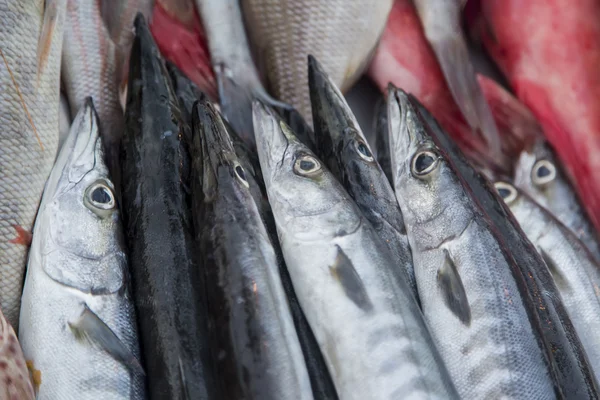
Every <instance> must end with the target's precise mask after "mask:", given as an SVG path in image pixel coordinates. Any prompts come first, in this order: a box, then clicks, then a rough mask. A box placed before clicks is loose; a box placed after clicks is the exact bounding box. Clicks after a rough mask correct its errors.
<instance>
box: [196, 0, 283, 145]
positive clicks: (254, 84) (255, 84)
mask: <svg viewBox="0 0 600 400" xmlns="http://www.w3.org/2000/svg"><path fill="white" fill-rule="evenodd" d="M196 6H197V8H198V11H199V12H200V18H201V20H202V25H203V26H204V29H205V32H206V37H207V42H208V49H209V52H210V60H211V65H212V69H213V72H214V74H215V77H216V81H217V89H218V94H219V105H220V110H221V112H222V114H223V116H224V117H225V118H226V119H227V122H229V124H231V126H232V127H233V129H234V130H235V131H236V132H237V134H238V135H239V136H240V137H241V138H242V139H243V140H244V141H245V142H246V144H247V145H248V146H249V147H250V148H251V149H255V147H256V141H255V138H254V131H253V125H252V101H253V99H255V98H257V99H261V100H262V101H264V102H266V103H268V104H271V105H274V106H278V107H282V108H289V106H288V105H287V104H286V103H284V102H280V101H277V100H275V99H274V98H272V97H271V96H270V95H269V93H268V92H267V91H266V90H265V88H264V87H263V85H262V82H261V79H260V76H259V74H258V71H257V70H256V67H255V65H254V61H253V59H252V54H251V53H250V48H249V45H248V38H247V37H246V32H245V29H244V20H243V19H242V11H241V9H240V6H241V4H240V3H239V1H238V0H196Z"/></svg>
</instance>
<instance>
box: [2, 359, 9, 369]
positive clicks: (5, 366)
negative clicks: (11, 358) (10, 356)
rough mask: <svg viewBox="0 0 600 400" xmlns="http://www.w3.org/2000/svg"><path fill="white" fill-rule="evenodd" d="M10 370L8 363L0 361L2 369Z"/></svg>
mask: <svg viewBox="0 0 600 400" xmlns="http://www.w3.org/2000/svg"><path fill="white" fill-rule="evenodd" d="M6 368H8V363H7V362H6V361H0V369H2V370H5V369H6Z"/></svg>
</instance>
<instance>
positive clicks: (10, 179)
mask: <svg viewBox="0 0 600 400" xmlns="http://www.w3.org/2000/svg"><path fill="white" fill-rule="evenodd" d="M43 4H44V2H43V1H41V0H23V1H18V2H16V1H10V0H0V50H2V53H3V55H4V57H5V59H6V62H5V60H3V59H0V104H2V108H0V126H1V127H2V129H1V130H0V198H1V199H2V201H1V202H0V265H1V267H0V307H1V308H2V310H3V312H4V313H5V315H6V318H7V319H8V321H9V322H10V323H11V324H12V325H13V326H14V327H15V328H16V327H17V325H18V319H19V308H20V298H21V290H22V287H23V273H24V269H25V264H26V262H27V252H28V248H29V237H28V234H27V233H28V232H31V229H32V226H33V221H34V218H35V214H36V212H37V208H38V206H39V202H40V199H41V194H42V191H43V188H44V183H45V182H46V179H47V177H48V175H49V174H50V170H51V168H52V163H53V161H54V158H55V156H56V149H57V145H58V109H59V84H60V54H61V49H62V26H63V20H64V9H65V0H51V1H49V2H48V4H47V5H46V8H48V7H51V6H55V7H56V10H57V13H56V20H55V24H54V29H53V31H52V32H51V35H50V36H48V37H42V38H40V34H41V32H42V20H43V10H44V5H43ZM38 38H40V40H39V41H38ZM38 46H45V47H42V48H45V49H47V50H48V51H47V53H46V54H47V57H46V58H45V59H43V64H42V66H43V69H42V70H39V71H38V62H37V53H38ZM6 64H8V66H9V67H10V71H11V72H12V74H13V76H14V78H15V80H16V82H17V85H18V86H19V89H20V92H21V94H22V96H23V102H24V103H25V105H26V107H27V110H28V111H29V114H30V115H31V119H32V121H33V124H34V126H35V129H36V131H37V135H38V136H39V140H40V141H41V143H42V146H43V148H42V147H41V146H40V143H39V142H38V139H37V137H36V133H35V131H34V129H33V127H32V126H31V123H30V121H29V118H28V116H27V113H26V112H25V110H24V108H23V104H22V102H21V100H20V97H19V95H18V93H17V91H16V88H15V85H14V83H13V80H12V79H11V76H10V73H9V71H8V68H7V65H6ZM20 232H21V233H20Z"/></svg>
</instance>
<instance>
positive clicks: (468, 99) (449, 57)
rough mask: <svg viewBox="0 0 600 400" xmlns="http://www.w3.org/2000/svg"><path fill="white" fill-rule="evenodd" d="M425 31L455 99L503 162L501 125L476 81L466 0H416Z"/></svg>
mask: <svg viewBox="0 0 600 400" xmlns="http://www.w3.org/2000/svg"><path fill="white" fill-rule="evenodd" d="M413 3H414V5H415V9H416V10H417V14H418V15H419V19H420V20H421V24H422V25H423V32H424V33H425V37H426V38H427V40H428V42H429V44H430V45H431V47H432V49H433V51H434V53H435V55H436V57H437V60H438V62H439V64H440V67H441V69H442V72H443V74H444V77H445V78H446V82H447V83H448V87H449V89H450V92H451V93H452V97H453V98H454V101H455V102H456V104H457V105H458V107H459V109H460V111H461V112H462V114H463V116H464V117H465V119H466V120H467V122H468V124H469V125H470V126H471V128H472V129H473V131H474V134H481V135H482V136H483V138H484V139H485V140H486V142H487V145H488V147H489V149H490V151H489V153H490V155H491V156H492V158H493V159H494V160H495V161H496V162H498V163H500V164H499V165H502V164H501V163H502V161H503V160H504V159H503V157H502V152H501V142H500V135H499V133H498V127H497V126H496V122H495V121H494V117H493V116H492V111H491V109H490V107H489V105H488V103H487V100H486V98H485V96H484V95H483V91H482V90H481V87H480V86H479V83H478V82H477V77H476V75H475V67H474V66H473V63H472V61H471V58H470V55H469V48H468V46H467V40H466V38H465V35H464V34H463V31H462V27H461V21H462V19H461V14H462V9H463V6H464V4H465V3H466V0H413Z"/></svg>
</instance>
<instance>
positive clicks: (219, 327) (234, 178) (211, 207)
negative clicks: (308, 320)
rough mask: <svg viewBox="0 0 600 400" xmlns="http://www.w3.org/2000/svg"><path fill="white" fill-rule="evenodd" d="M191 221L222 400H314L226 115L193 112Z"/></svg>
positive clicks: (204, 108)
mask: <svg viewBox="0 0 600 400" xmlns="http://www.w3.org/2000/svg"><path fill="white" fill-rule="evenodd" d="M192 113H193V114H192V118H193V124H192V125H193V135H194V154H196V156H195V157H194V161H193V164H192V165H193V168H192V171H193V172H192V174H193V175H192V176H193V178H192V179H193V183H192V194H193V199H194V206H193V214H194V220H195V227H196V237H197V241H198V245H199V249H198V251H199V253H200V254H202V261H203V262H202V269H203V271H204V274H205V279H206V282H205V287H206V290H207V297H208V298H209V299H210V301H209V302H208V310H209V315H210V318H211V324H210V326H211V330H212V333H211V338H212V342H211V348H212V351H213V354H214V356H213V357H214V358H215V359H216V360H217V361H216V372H215V374H216V375H217V376H219V381H220V382H219V383H220V388H221V392H222V394H223V396H224V398H230V399H234V398H248V399H253V398H255V399H270V398H273V399H312V398H313V397H312V391H311V387H310V381H309V379H308V373H307V371H306V365H305V364H304V358H303V356H302V350H301V349H300V344H299V343H298V336H297V335H296V332H295V328H294V323H293V321H292V317H291V315H290V310H289V307H288V305H287V299H286V297H285V292H284V291H283V288H282V286H281V280H280V277H279V269H278V265H277V258H276V256H275V251H274V250H273V246H272V245H271V242H270V240H269V236H268V234H267V231H266V229H265V226H264V223H263V221H262V219H261V216H260V214H259V211H258V208H257V207H256V204H255V202H254V199H253V198H252V195H251V193H250V190H249V185H248V181H247V180H246V173H245V171H244V168H243V167H242V166H241V165H240V163H239V161H238V160H237V156H236V155H235V151H234V149H233V145H232V143H231V140H230V138H229V134H228V133H227V130H226V128H225V125H224V124H223V123H222V121H221V118H220V116H219V115H218V114H217V112H216V111H215V110H214V108H213V107H212V106H211V105H210V103H208V102H206V101H203V102H201V103H199V104H198V105H197V106H196V107H195V108H194V109H193V111H192Z"/></svg>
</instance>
